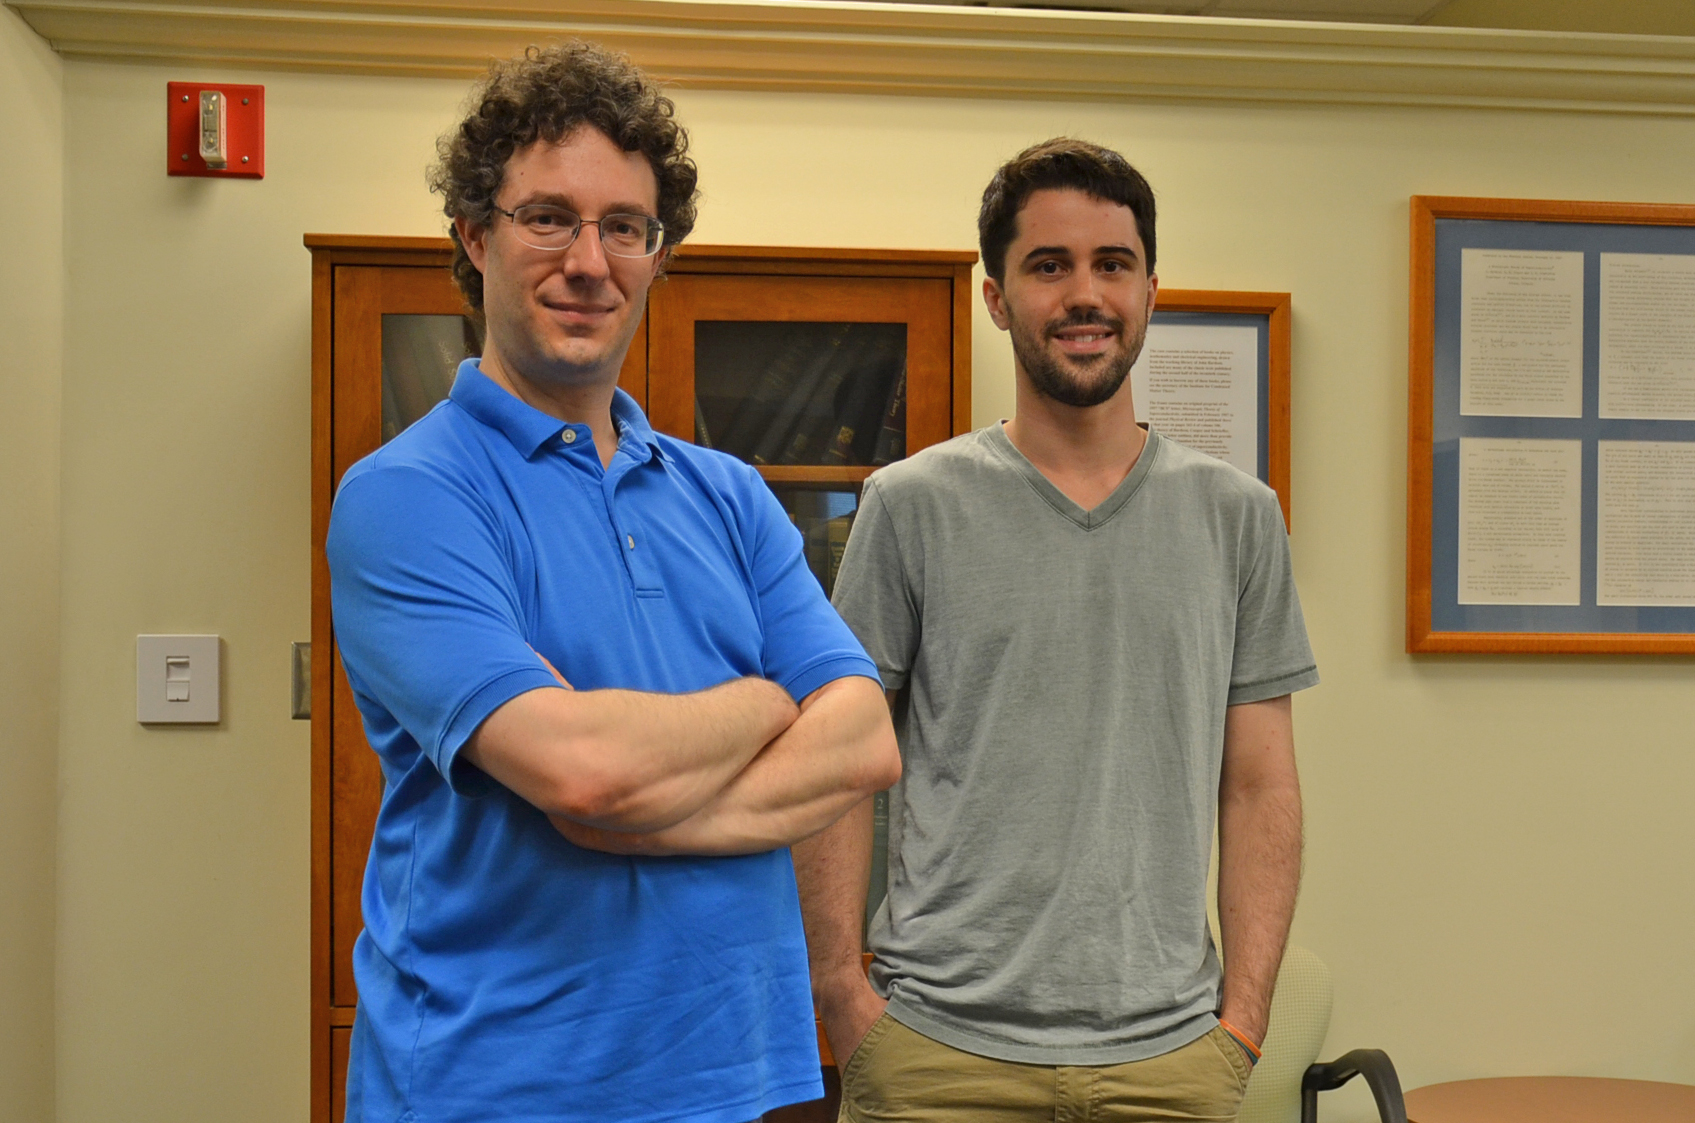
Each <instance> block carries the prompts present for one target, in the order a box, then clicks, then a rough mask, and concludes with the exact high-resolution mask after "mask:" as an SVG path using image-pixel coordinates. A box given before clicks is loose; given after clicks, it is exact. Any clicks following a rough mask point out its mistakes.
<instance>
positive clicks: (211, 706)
mask: <svg viewBox="0 0 1695 1123" xmlns="http://www.w3.org/2000/svg"><path fill="white" fill-rule="evenodd" d="M219 648H220V643H219V640H218V637H217V636H136V637H135V720H136V721H139V722H144V723H146V724H148V725H155V724H158V725H182V724H190V725H208V724H215V723H216V722H217V720H218V690H219V685H220V684H219V682H218V679H219V674H218V671H219V662H220V659H219V655H220V651H219Z"/></svg>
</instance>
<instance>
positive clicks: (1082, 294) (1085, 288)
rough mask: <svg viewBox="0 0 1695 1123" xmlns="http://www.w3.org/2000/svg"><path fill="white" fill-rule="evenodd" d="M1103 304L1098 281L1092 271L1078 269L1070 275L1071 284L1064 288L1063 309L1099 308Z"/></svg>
mask: <svg viewBox="0 0 1695 1123" xmlns="http://www.w3.org/2000/svg"><path fill="white" fill-rule="evenodd" d="M1104 304H1105V299H1104V297H1103V294H1102V292H1101V286H1100V280H1099V278H1097V277H1096V276H1095V273H1094V270H1092V269H1080V270H1078V271H1077V272H1076V273H1075V274H1073V275H1072V278H1071V283H1070V284H1069V285H1067V286H1066V287H1065V307H1066V308H1067V309H1071V308H1100V307H1102V306H1103V305H1104Z"/></svg>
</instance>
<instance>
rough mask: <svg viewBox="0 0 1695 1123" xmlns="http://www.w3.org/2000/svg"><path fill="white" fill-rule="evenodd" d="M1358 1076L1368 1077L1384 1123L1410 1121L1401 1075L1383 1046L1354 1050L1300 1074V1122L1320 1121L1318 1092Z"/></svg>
mask: <svg viewBox="0 0 1695 1123" xmlns="http://www.w3.org/2000/svg"><path fill="white" fill-rule="evenodd" d="M1355 1076H1363V1077H1365V1082H1366V1085H1367V1086H1368V1087H1370V1088H1371V1094H1372V1095H1373V1096H1374V1097H1376V1099H1377V1114H1378V1115H1379V1116H1381V1117H1382V1119H1383V1123H1407V1105H1406V1104H1405V1103H1404V1102H1403V1101H1402V1099H1401V1078H1400V1077H1399V1076H1396V1075H1395V1065H1394V1064H1393V1062H1391V1061H1390V1060H1389V1054H1388V1053H1385V1052H1384V1051H1383V1050H1381V1049H1355V1050H1353V1051H1352V1052H1349V1053H1344V1054H1343V1055H1342V1056H1340V1057H1337V1058H1336V1059H1335V1060H1333V1061H1331V1062H1329V1063H1328V1064H1316V1065H1313V1066H1311V1067H1310V1068H1308V1069H1307V1071H1306V1075H1305V1076H1303V1077H1301V1123H1318V1094H1319V1093H1320V1092H1328V1091H1330V1090H1331V1089H1334V1088H1340V1087H1341V1086H1342V1085H1344V1084H1346V1083H1347V1082H1348V1081H1350V1080H1352V1079H1353V1078H1354V1077H1355Z"/></svg>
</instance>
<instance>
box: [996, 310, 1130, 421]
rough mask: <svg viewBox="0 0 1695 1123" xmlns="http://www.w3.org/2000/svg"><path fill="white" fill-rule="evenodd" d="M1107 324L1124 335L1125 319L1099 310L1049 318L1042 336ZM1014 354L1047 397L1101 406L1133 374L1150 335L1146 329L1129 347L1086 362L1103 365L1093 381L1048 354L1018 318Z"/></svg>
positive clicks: (1065, 402) (1077, 404) (1081, 406)
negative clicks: (1109, 315)
mask: <svg viewBox="0 0 1695 1123" xmlns="http://www.w3.org/2000/svg"><path fill="white" fill-rule="evenodd" d="M1085 326H1088V327H1104V328H1106V329H1108V330H1109V331H1112V332H1114V333H1116V334H1117V335H1118V337H1119V338H1120V339H1123V338H1124V321H1122V320H1115V319H1112V318H1110V317H1108V316H1106V315H1105V314H1104V313H1102V312H1099V311H1094V310H1090V311H1087V312H1079V313H1073V314H1072V315H1069V316H1067V317H1065V318H1064V319H1062V320H1052V321H1049V322H1048V323H1047V324H1046V325H1045V326H1044V327H1043V329H1042V334H1043V337H1044V338H1045V337H1047V336H1051V335H1052V334H1053V333H1055V332H1057V331H1060V330H1061V329H1064V328H1074V327H1085ZM1011 334H1012V353H1013V355H1014V356H1016V357H1017V359H1018V363H1019V365H1020V366H1022V367H1023V368H1024V372H1025V373H1026V374H1028V375H1029V376H1030V384H1031V385H1032V386H1034V387H1035V389H1036V393H1038V394H1040V395H1042V397H1044V398H1050V399H1052V400H1053V401H1056V402H1058V403H1060V404H1061V405H1067V406H1075V407H1077V408H1079V409H1087V408H1088V407H1089V406H1098V405H1100V404H1101V403H1102V402H1104V401H1107V400H1109V399H1110V398H1111V397H1112V396H1113V395H1114V394H1116V393H1118V389H1119V387H1121V386H1123V385H1124V380H1125V379H1126V378H1128V377H1129V376H1130V368H1131V367H1133V366H1135V365H1136V357H1137V356H1138V355H1140V354H1141V353H1142V340H1143V338H1144V337H1145V336H1146V335H1147V328H1146V327H1143V329H1142V330H1141V331H1140V332H1138V333H1137V335H1136V337H1135V338H1134V339H1132V340H1131V341H1130V346H1129V347H1127V348H1125V349H1124V350H1123V351H1121V352H1119V353H1118V354H1116V355H1113V354H1107V355H1102V356H1100V357H1099V358H1098V359H1094V360H1091V361H1090V362H1089V363H1088V364H1087V365H1089V366H1093V367H1098V368H1100V371H1101V373H1100V376H1099V377H1098V378H1096V379H1095V380H1093V381H1084V380H1082V379H1080V378H1078V377H1077V376H1076V375H1075V374H1074V373H1072V371H1071V370H1068V369H1067V368H1066V366H1065V364H1063V363H1062V362H1061V361H1060V360H1058V359H1055V358H1054V357H1053V356H1051V355H1050V354H1048V352H1047V351H1046V350H1044V349H1043V348H1042V347H1041V346H1040V345H1039V344H1038V343H1037V342H1036V341H1035V340H1033V339H1031V338H1030V335H1029V333H1028V332H1026V331H1025V330H1024V328H1023V326H1022V325H1020V324H1019V323H1018V322H1017V321H1016V320H1015V321H1013V323H1012V331H1011Z"/></svg>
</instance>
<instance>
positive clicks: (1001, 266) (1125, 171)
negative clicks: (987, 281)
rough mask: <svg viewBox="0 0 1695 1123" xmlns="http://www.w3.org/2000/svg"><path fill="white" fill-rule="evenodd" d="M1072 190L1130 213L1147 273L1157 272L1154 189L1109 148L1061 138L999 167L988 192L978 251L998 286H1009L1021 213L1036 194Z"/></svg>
mask: <svg viewBox="0 0 1695 1123" xmlns="http://www.w3.org/2000/svg"><path fill="white" fill-rule="evenodd" d="M1048 188H1059V189H1062V190H1063V189H1068V188H1069V189H1072V190H1076V191H1081V192H1083V193H1084V194H1085V195H1092V196H1094V197H1095V198H1096V199H1104V200H1105V201H1107V202H1109V203H1117V204H1118V205H1119V206H1123V207H1129V208H1130V213H1131V214H1132V215H1134V216H1135V218H1136V233H1138V234H1140V235H1141V236H1142V249H1143V251H1144V252H1145V253H1146V254H1147V258H1148V261H1147V266H1148V272H1149V273H1152V272H1153V271H1154V189H1153V188H1152V187H1149V186H1148V181H1147V180H1145V179H1143V178H1142V173H1141V172H1139V171H1137V170H1136V169H1135V168H1133V167H1131V166H1130V161H1128V160H1126V159H1125V158H1124V157H1123V156H1120V155H1119V154H1118V153H1116V152H1114V151H1113V150H1112V149H1110V148H1103V147H1101V146H1100V145H1098V144H1090V143H1089V142H1088V141H1086V140H1077V139H1075V138H1072V137H1064V136H1057V137H1054V138H1053V139H1052V140H1044V141H1043V142H1042V143H1040V144H1033V145H1031V146H1030V147H1029V148H1026V149H1025V150H1024V151H1022V152H1020V153H1019V154H1018V155H1016V156H1014V157H1013V158H1012V159H1010V160H1008V161H1007V162H1006V163H1004V164H1002V165H1001V166H1000V169H999V170H998V171H996V172H995V178H993V179H991V180H990V181H989V186H988V187H986V188H984V189H983V207H982V209H981V210H980V211H979V212H978V214H977V245H978V248H979V249H980V250H981V251H982V253H983V269H984V271H985V272H987V273H988V274H989V276H991V277H993V278H994V279H995V282H996V283H997V284H1004V283H1005V282H1006V251H1007V250H1008V248H1010V247H1011V245H1012V243H1013V240H1014V239H1015V238H1017V237H1018V212H1019V211H1021V210H1023V209H1024V204H1025V203H1027V202H1029V201H1030V196H1031V195H1034V194H1035V193H1036V192H1038V191H1041V190H1044V189H1048Z"/></svg>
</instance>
